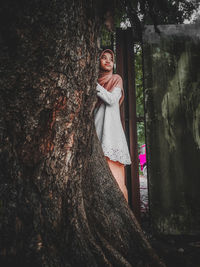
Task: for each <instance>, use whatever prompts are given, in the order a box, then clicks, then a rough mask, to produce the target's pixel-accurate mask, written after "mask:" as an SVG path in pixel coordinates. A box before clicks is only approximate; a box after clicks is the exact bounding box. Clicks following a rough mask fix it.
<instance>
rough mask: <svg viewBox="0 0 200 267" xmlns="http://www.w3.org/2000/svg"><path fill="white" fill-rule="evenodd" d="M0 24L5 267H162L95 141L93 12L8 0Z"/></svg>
mask: <svg viewBox="0 0 200 267" xmlns="http://www.w3.org/2000/svg"><path fill="white" fill-rule="evenodd" d="M99 8H100V7H99ZM99 14H100V13H99ZM0 20H1V23H0V44H1V50H0V62H1V65H0V68H1V80H0V94H1V98H0V101H1V103H0V108H1V125H0V133H1V149H0V164H1V167H0V168H1V172H0V175H1V177H0V178H1V179H0V238H1V242H0V256H1V258H0V264H1V266H34V267H35V266H48V267H50V266H56V267H59V266H62V267H64V266H146V264H149V265H151V266H161V265H162V263H161V262H160V261H159V259H158V258H157V256H156V255H155V254H154V252H153V251H152V249H151V248H150V246H149V244H148V242H147V241H146V240H145V238H144V236H143V233H142V231H141V229H140V227H139V226H138V224H137V222H136V220H135V218H134V215H133V214H132V212H131V211H130V209H129V208H128V206H127V204H126V201H125V200H124V198H123V196H122V193H121V191H120V190H119V188H118V187H117V184H116V182H115V180H114V179H113V177H112V175H111V173H110V171H109V169H108V167H107V165H106V162H105V160H104V158H103V153H102V150H101V147H100V145H99V142H98V140H97V137H96V134H95V130H94V124H93V113H92V111H93V108H94V104H95V101H96V94H95V83H96V77H97V71H98V68H97V55H98V52H99V51H98V50H99V49H98V46H97V43H98V35H99V27H100V22H101V20H100V19H98V14H97V9H96V6H95V3H94V2H93V1H88V2H87V1H81V0H77V1H75V0H74V1H67V0H59V1H58V0H54V1H48V0H42V1H38V0H32V1H25V0H21V1H12V0H5V1H3V3H2V4H1V10H0Z"/></svg>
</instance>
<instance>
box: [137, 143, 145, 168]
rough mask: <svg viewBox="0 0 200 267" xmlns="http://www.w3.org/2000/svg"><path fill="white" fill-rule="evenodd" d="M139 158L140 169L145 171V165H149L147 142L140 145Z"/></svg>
mask: <svg viewBox="0 0 200 267" xmlns="http://www.w3.org/2000/svg"><path fill="white" fill-rule="evenodd" d="M139 160H140V169H141V171H143V169H144V167H145V166H146V165H147V159H146V145H145V144H144V145H142V146H141V147H140V155H139Z"/></svg>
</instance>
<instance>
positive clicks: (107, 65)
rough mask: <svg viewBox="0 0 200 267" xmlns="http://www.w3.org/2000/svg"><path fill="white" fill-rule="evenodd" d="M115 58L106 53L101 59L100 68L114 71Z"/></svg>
mask: <svg viewBox="0 0 200 267" xmlns="http://www.w3.org/2000/svg"><path fill="white" fill-rule="evenodd" d="M113 65H114V63H113V56H112V55H111V54H110V53H108V52H105V53H104V54H103V55H102V56H101V58H100V68H101V69H102V70H104V71H111V70H112V69H113Z"/></svg>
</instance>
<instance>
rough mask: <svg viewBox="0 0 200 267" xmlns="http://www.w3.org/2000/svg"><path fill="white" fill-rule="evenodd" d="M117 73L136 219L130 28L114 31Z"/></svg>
mask: <svg viewBox="0 0 200 267" xmlns="http://www.w3.org/2000/svg"><path fill="white" fill-rule="evenodd" d="M116 54H117V60H116V62H117V73H118V74H119V75H121V76H122V79H123V82H124V93H125V101H124V102H125V105H124V107H123V111H122V123H123V125H125V132H126V136H127V140H128V143H129V148H130V155H131V161H132V164H131V165H129V166H127V167H126V181H127V187H128V193H129V204H130V207H131V208H132V210H133V212H134V214H135V216H136V217H137V219H138V220H139V219H140V189H139V170H138V151H137V120H136V92H135V72H134V43H133V37H132V30H131V29H128V30H122V29H117V32H116Z"/></svg>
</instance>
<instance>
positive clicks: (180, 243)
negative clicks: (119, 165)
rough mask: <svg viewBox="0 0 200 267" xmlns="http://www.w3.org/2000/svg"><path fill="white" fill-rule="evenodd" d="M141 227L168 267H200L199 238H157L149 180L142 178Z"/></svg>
mask: <svg viewBox="0 0 200 267" xmlns="http://www.w3.org/2000/svg"><path fill="white" fill-rule="evenodd" d="M140 198H141V225H142V228H143V230H144V232H145V234H146V236H147V237H148V239H149V241H150V243H151V245H152V247H153V248H154V249H155V250H156V251H157V253H158V255H159V256H160V257H161V258H162V259H163V261H164V262H165V264H166V266H167V267H200V235H199V236H172V235H171V236H170V235H168V236H156V235H154V234H153V233H152V230H151V225H150V218H149V212H148V190H147V180H146V178H145V177H144V176H142V175H141V176H140Z"/></svg>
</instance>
